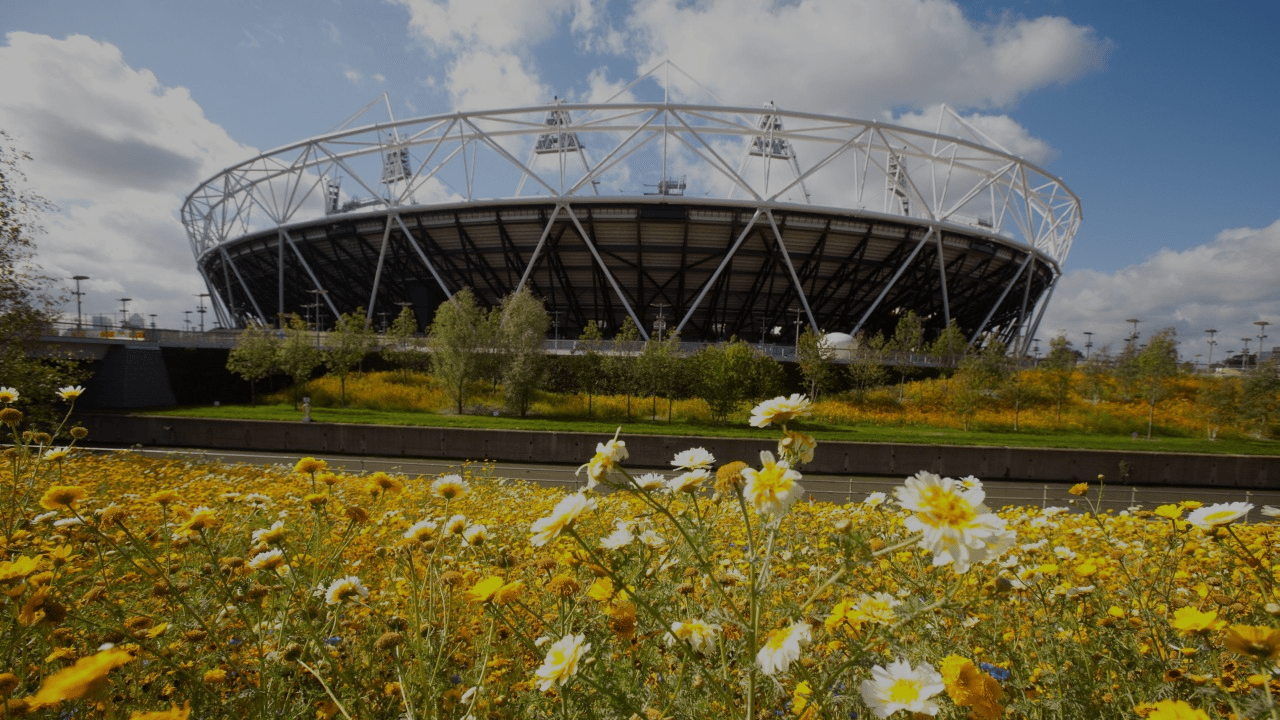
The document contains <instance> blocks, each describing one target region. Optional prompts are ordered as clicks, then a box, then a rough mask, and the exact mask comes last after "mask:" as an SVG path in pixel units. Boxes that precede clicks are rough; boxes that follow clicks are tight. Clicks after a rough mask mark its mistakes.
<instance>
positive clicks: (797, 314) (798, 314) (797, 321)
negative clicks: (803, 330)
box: [788, 308, 804, 353]
mask: <svg viewBox="0 0 1280 720" xmlns="http://www.w3.org/2000/svg"><path fill="white" fill-rule="evenodd" d="M788 312H793V313H795V314H796V319H795V320H792V322H793V323H795V325H796V352H797V353H799V352H800V325H801V324H803V323H804V321H803V320H801V319H800V312H801V310H800V308H791V309H790V310H789V311H788Z"/></svg>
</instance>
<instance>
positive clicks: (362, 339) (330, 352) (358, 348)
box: [324, 307, 377, 407]
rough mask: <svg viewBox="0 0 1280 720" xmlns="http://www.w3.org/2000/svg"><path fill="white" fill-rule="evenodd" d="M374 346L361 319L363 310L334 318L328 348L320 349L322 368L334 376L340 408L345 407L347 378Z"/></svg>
mask: <svg viewBox="0 0 1280 720" xmlns="http://www.w3.org/2000/svg"><path fill="white" fill-rule="evenodd" d="M376 346H377V338H376V336H375V335H374V332H373V328H372V327H371V326H370V325H369V320H368V318H366V317H365V313H364V308H362V307H358V308H356V309H355V312H352V313H344V314H342V315H340V316H338V321H337V322H336V323H334V325H333V331H332V332H330V333H329V343H328V346H327V347H325V349H324V366H325V368H327V369H328V370H329V372H330V373H331V374H333V375H337V376H338V383H339V386H340V388H341V391H340V396H341V398H342V406H343V407H346V406H347V375H350V374H351V371H352V370H354V369H355V368H356V366H357V365H359V364H360V361H362V360H364V356H365V355H368V354H369V353H371V352H373V349H374V347H376Z"/></svg>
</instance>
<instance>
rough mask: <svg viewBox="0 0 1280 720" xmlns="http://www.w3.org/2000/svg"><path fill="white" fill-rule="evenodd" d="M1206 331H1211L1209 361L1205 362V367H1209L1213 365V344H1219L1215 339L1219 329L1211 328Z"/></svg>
mask: <svg viewBox="0 0 1280 720" xmlns="http://www.w3.org/2000/svg"><path fill="white" fill-rule="evenodd" d="M1205 332H1207V333H1209V361H1208V362H1207V363H1206V364H1205V367H1206V368H1209V367H1213V346H1214V345H1217V344H1218V341H1217V340H1214V339H1213V336H1214V335H1215V334H1217V332H1218V331H1217V329H1216V328H1209V329H1208V330H1205Z"/></svg>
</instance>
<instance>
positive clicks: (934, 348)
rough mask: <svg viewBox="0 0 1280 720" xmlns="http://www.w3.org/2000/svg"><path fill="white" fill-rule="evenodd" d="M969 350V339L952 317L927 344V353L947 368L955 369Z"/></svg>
mask: <svg viewBox="0 0 1280 720" xmlns="http://www.w3.org/2000/svg"><path fill="white" fill-rule="evenodd" d="M968 350H969V340H968V338H966V337H965V336H964V331H963V330H961V329H960V326H959V325H957V324H956V321H955V320H954V319H953V320H952V321H951V322H949V323H947V326H946V327H945V328H943V330H942V332H940V333H938V337H937V338H935V339H934V341H933V342H932V343H930V345H929V355H930V356H932V357H933V358H935V359H936V360H937V361H938V363H939V364H940V365H941V366H942V367H944V368H948V369H953V370H954V369H957V368H959V367H960V363H961V361H962V360H963V358H964V356H965V353H966V352H968Z"/></svg>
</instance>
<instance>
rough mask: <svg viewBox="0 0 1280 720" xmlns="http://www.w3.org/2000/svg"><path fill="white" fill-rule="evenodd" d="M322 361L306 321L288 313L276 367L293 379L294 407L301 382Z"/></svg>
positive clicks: (296, 405)
mask: <svg viewBox="0 0 1280 720" xmlns="http://www.w3.org/2000/svg"><path fill="white" fill-rule="evenodd" d="M322 361H323V357H322V356H321V355H320V349H319V348H317V347H316V346H315V345H314V344H313V342H312V339H311V333H310V332H308V329H307V321H306V320H303V319H302V318H301V317H298V315H297V314H296V313H295V314H293V315H290V316H289V317H288V319H287V322H286V325H285V329H284V340H283V341H282V342H281V343H280V345H279V347H278V352H277V354H276V367H277V368H279V370H280V372H282V373H284V374H285V375H288V376H289V377H290V378H291V379H292V380H293V407H294V409H297V407H298V397H299V393H300V391H301V390H302V384H303V383H305V382H306V381H307V380H308V379H309V378H310V377H311V371H312V370H315V369H316V368H317V367H318V366H319V365H320V363H321V362H322Z"/></svg>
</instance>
